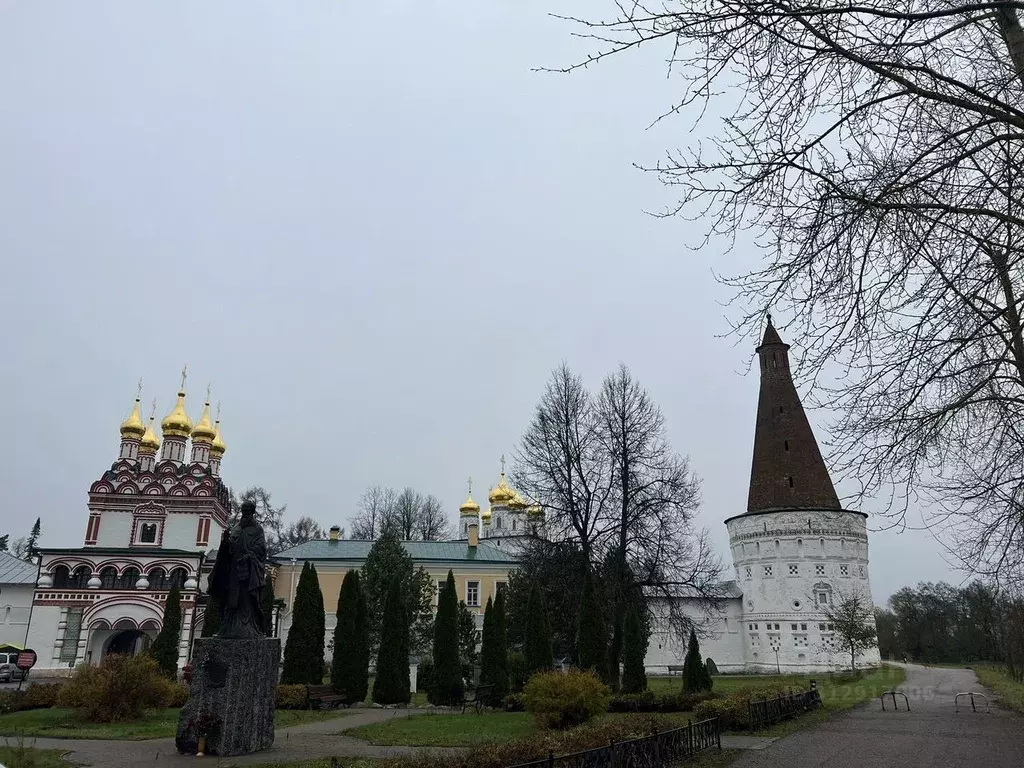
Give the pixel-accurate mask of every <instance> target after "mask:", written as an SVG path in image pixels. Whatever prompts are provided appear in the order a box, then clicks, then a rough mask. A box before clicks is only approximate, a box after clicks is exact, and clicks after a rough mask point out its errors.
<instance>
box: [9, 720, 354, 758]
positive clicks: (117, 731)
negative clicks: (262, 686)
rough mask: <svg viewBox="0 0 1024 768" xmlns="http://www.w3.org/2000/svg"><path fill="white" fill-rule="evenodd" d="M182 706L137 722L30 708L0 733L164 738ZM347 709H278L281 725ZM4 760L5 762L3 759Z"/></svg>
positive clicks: (172, 729) (170, 733)
mask: <svg viewBox="0 0 1024 768" xmlns="http://www.w3.org/2000/svg"><path fill="white" fill-rule="evenodd" d="M179 711H180V710H178V709H153V710H150V711H148V712H146V714H145V715H144V716H143V718H142V719H141V720H138V721H136V722H134V723H85V722H82V721H81V720H80V719H79V718H78V716H77V714H76V713H75V711H74V710H72V709H58V708H56V707H55V708H53V709H30V710H27V711H25V712H14V713H12V714H9V715H2V716H0V736H25V737H27V738H31V737H46V738H52V739H119V740H122V741H138V740H140V739H162V738H167V737H169V736H174V734H175V731H177V728H178V712H179ZM346 714H347V713H346V712H344V711H343V710H332V709H329V710H323V711H317V710H313V711H309V710H304V709H282V710H278V712H277V718H276V724H277V727H278V728H287V727H288V726H292V725H302V724H304V723H318V722H321V721H323V720H330V719H333V718H337V717H344V716H345V715H346ZM0 762H2V761H0Z"/></svg>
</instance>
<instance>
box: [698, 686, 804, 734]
mask: <svg viewBox="0 0 1024 768" xmlns="http://www.w3.org/2000/svg"><path fill="white" fill-rule="evenodd" d="M788 692H789V688H787V687H785V686H782V685H764V686H758V687H751V688H742V689H740V690H738V691H732V692H730V693H727V694H725V695H723V696H716V697H714V698H711V699H707V700H705V701H701V702H699V703H698V704H697V705H696V706H695V707H694V708H693V719H694V720H695V721H696V720H707V719H708V718H711V717H717V718H718V719H719V720H720V725H721V728H722V729H723V730H743V729H747V728H749V727H750V709H749V708H748V704H749V703H750V702H751V701H764V700H765V699H771V698H774V697H776V696H778V695H779V694H780V693H788Z"/></svg>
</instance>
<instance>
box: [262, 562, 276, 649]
mask: <svg viewBox="0 0 1024 768" xmlns="http://www.w3.org/2000/svg"><path fill="white" fill-rule="evenodd" d="M263 634H264V635H266V636H267V637H273V636H274V582H273V580H272V579H271V578H270V574H269V573H268V574H267V580H266V581H265V582H263Z"/></svg>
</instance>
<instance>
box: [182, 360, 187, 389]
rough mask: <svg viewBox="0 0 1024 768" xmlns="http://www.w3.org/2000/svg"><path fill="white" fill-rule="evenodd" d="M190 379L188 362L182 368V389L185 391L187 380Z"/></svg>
mask: <svg viewBox="0 0 1024 768" xmlns="http://www.w3.org/2000/svg"><path fill="white" fill-rule="evenodd" d="M186 379H188V363H186V364H185V366H184V367H183V368H182V369H181V391H182V392H184V391H185V380H186Z"/></svg>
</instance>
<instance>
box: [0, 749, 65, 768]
mask: <svg viewBox="0 0 1024 768" xmlns="http://www.w3.org/2000/svg"><path fill="white" fill-rule="evenodd" d="M0 765H6V766H7V768H71V763H68V762H66V761H65V760H63V759H62V758H61V752H60V750H58V749H32V748H31V747H24V748H23V747H0Z"/></svg>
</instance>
